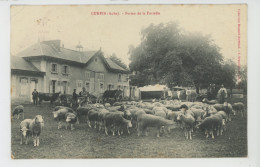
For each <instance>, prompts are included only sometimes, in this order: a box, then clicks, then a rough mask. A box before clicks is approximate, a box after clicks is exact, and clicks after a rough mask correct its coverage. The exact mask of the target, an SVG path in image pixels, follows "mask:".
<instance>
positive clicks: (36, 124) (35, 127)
mask: <svg viewBox="0 0 260 167" xmlns="http://www.w3.org/2000/svg"><path fill="white" fill-rule="evenodd" d="M43 126H44V121H43V117H42V116H41V115H36V116H35V118H34V119H32V121H30V123H29V130H30V132H31V134H32V137H33V146H39V145H40V137H39V136H40V134H41V131H42V128H43Z"/></svg>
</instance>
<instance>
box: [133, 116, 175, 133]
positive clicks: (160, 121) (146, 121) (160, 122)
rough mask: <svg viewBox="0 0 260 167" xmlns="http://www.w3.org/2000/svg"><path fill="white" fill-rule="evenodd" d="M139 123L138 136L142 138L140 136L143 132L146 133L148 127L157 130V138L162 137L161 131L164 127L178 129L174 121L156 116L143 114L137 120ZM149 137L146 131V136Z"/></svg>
mask: <svg viewBox="0 0 260 167" xmlns="http://www.w3.org/2000/svg"><path fill="white" fill-rule="evenodd" d="M137 123H138V136H140V134H141V133H142V132H143V131H146V130H147V128H148V127H156V128H157V137H160V129H161V128H162V127H164V126H166V127H168V130H169V128H172V126H174V128H175V127H176V126H175V125H176V124H175V123H174V122H173V121H172V120H167V119H165V118H162V117H159V116H155V115H150V114H142V115H139V116H138V119H137ZM147 135H148V133H147V131H146V136H147Z"/></svg>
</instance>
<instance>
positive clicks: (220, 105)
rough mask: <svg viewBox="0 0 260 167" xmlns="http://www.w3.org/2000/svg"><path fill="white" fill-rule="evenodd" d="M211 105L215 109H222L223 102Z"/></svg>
mask: <svg viewBox="0 0 260 167" xmlns="http://www.w3.org/2000/svg"><path fill="white" fill-rule="evenodd" d="M213 107H214V108H215V109H216V110H217V111H223V107H224V106H223V104H214V105H213Z"/></svg>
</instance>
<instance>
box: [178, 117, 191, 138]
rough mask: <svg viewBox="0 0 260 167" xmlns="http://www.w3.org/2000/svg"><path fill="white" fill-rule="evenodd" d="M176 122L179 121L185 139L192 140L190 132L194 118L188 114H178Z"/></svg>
mask: <svg viewBox="0 0 260 167" xmlns="http://www.w3.org/2000/svg"><path fill="white" fill-rule="evenodd" d="M177 120H180V121H181V122H182V125H183V126H184V134H185V137H186V138H187V139H189V138H190V140H192V137H191V131H192V130H193V125H194V123H195V119H194V117H193V116H192V115H190V114H185V115H184V114H180V115H178V117H177Z"/></svg>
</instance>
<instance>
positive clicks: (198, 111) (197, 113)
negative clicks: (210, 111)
mask: <svg viewBox="0 0 260 167" xmlns="http://www.w3.org/2000/svg"><path fill="white" fill-rule="evenodd" d="M190 111H191V112H192V113H193V115H194V119H195V124H198V123H199V122H201V121H202V119H203V115H204V114H205V112H206V111H204V110H202V109H196V108H191V109H190Z"/></svg>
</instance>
